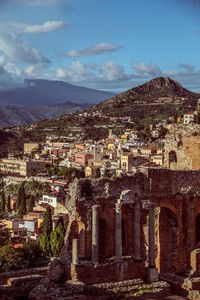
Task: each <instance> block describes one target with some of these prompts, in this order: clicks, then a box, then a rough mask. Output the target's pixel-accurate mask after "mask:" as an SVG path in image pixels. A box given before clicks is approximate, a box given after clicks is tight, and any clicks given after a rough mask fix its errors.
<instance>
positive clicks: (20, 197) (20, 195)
mask: <svg viewBox="0 0 200 300" xmlns="http://www.w3.org/2000/svg"><path fill="white" fill-rule="evenodd" d="M21 199H22V187H21V185H20V187H19V189H18V192H17V208H20V205H21Z"/></svg>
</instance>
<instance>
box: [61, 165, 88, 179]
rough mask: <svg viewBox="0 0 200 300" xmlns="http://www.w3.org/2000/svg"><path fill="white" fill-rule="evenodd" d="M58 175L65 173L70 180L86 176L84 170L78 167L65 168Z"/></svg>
mask: <svg viewBox="0 0 200 300" xmlns="http://www.w3.org/2000/svg"><path fill="white" fill-rule="evenodd" d="M58 175H64V176H65V177H66V178H67V180H69V181H72V180H73V179H75V178H84V177H85V174H84V171H83V170H78V169H76V168H63V169H62V170H60V171H59V172H58Z"/></svg>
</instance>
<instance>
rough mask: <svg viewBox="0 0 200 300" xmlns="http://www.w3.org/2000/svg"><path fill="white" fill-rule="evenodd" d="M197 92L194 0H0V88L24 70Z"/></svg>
mask: <svg viewBox="0 0 200 300" xmlns="http://www.w3.org/2000/svg"><path fill="white" fill-rule="evenodd" d="M155 77H170V78H172V79H174V80H177V81H178V82H180V83H181V84H182V85H183V86H184V87H185V88H187V89H189V90H192V91H196V92H200V0H0V90H5V89H11V88H14V87H17V86H24V78H29V79H48V80H62V81H66V82H68V83H72V84H75V85H79V86H84V87H89V88H94V89H100V90H107V91H112V92H115V93H118V92H121V91H124V90H127V89H129V88H133V87H136V86H138V85H140V84H142V83H144V82H147V81H149V80H151V79H153V78H155Z"/></svg>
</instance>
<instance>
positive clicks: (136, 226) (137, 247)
mask: <svg viewBox="0 0 200 300" xmlns="http://www.w3.org/2000/svg"><path fill="white" fill-rule="evenodd" d="M134 259H136V260H141V245H140V202H137V203H136V204H135V207H134Z"/></svg>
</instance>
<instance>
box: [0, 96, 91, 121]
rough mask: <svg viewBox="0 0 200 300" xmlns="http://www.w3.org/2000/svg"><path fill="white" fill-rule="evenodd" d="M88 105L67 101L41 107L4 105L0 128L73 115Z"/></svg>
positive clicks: (0, 115) (1, 108)
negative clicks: (68, 114)
mask: <svg viewBox="0 0 200 300" xmlns="http://www.w3.org/2000/svg"><path fill="white" fill-rule="evenodd" d="M90 106H91V105H90V104H88V103H81V104H77V103H73V102H70V101H67V102H65V103H59V104H57V105H56V104H52V105H48V106H47V105H42V106H34V107H30V106H29V107H27V106H14V105H6V106H1V107H0V127H8V126H11V127H12V126H20V125H23V124H31V123H35V122H36V121H41V120H44V119H52V118H56V117H58V116H60V115H63V114H67V113H73V112H76V111H78V110H83V109H87V108H89V107H90Z"/></svg>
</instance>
